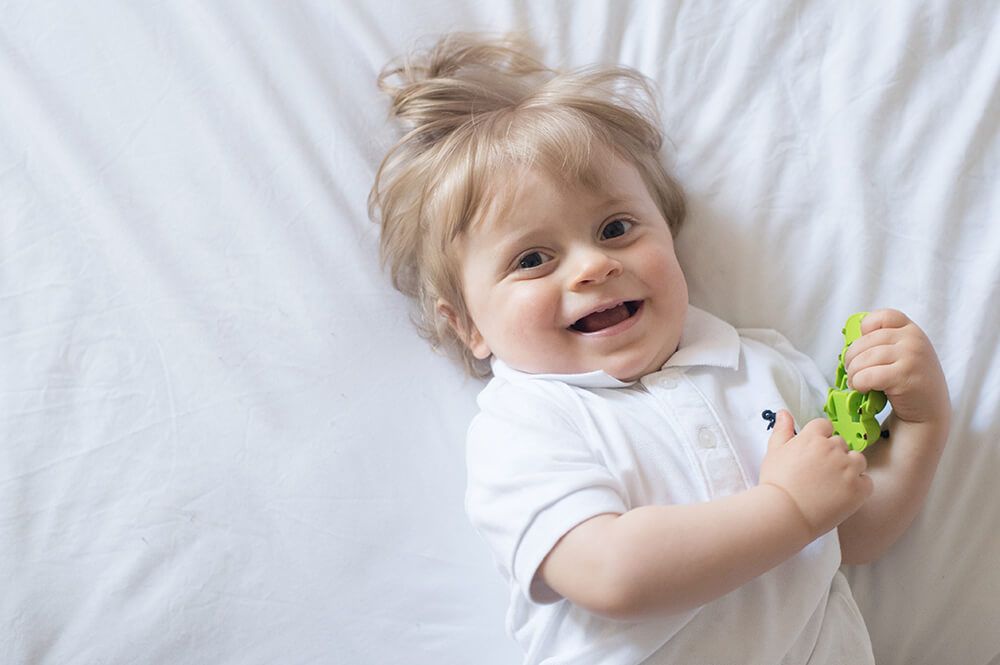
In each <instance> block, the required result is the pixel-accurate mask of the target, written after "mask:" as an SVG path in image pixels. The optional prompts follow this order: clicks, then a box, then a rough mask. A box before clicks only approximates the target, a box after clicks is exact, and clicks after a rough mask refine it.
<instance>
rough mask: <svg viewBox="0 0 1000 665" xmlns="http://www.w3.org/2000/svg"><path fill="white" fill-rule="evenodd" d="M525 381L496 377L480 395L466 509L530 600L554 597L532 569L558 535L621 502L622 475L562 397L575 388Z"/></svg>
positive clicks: (619, 508) (621, 506)
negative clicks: (607, 462)
mask: <svg viewBox="0 0 1000 665" xmlns="http://www.w3.org/2000/svg"><path fill="white" fill-rule="evenodd" d="M527 383H528V384H529V385H527V386H524V385H514V384H511V383H507V382H504V381H499V380H494V382H492V383H491V384H490V385H489V386H487V388H486V389H485V390H484V391H483V393H482V394H481V395H480V398H479V404H480V408H481V411H480V413H479V414H478V415H477V416H476V417H475V418H474V420H473V422H472V424H471V425H470V427H469V433H468V441H467V468H468V488H467V492H466V510H467V512H468V515H469V519H470V520H471V521H472V524H473V526H475V528H476V529H477V531H478V532H479V533H480V535H481V536H482V537H483V538H484V539H485V540H486V542H487V544H488V545H489V546H490V548H491V549H492V551H493V554H494V558H495V559H496V561H497V564H498V565H499V567H500V568H501V570H502V572H503V573H504V574H505V575H506V576H507V577H508V578H509V579H511V580H512V581H513V582H514V583H515V584H516V585H517V586H518V587H519V588H520V589H521V590H522V591H523V592H524V593H525V594H526V595H527V597H528V598H529V600H532V601H534V602H538V603H547V602H554V601H556V600H559V596H558V594H556V592H555V591H553V590H552V589H551V588H549V587H548V586H547V585H545V584H544V583H543V582H541V580H536V573H537V571H538V567H539V566H540V565H541V563H542V561H543V560H544V559H545V557H546V556H547V555H548V553H549V552H550V551H551V549H552V548H553V547H554V546H555V544H556V543H557V542H558V541H559V539H560V538H562V536H564V535H565V534H566V533H567V532H569V531H570V530H572V529H573V527H575V526H577V525H578V524H580V523H581V522H584V521H586V520H587V519H589V518H591V517H594V516H597V515H600V514H605V513H623V512H625V510H626V506H625V501H624V499H623V498H622V497H623V496H624V492H623V490H622V487H621V485H620V483H619V481H618V480H617V479H615V477H614V476H613V475H612V474H611V473H610V471H609V470H608V469H607V468H606V467H605V466H604V465H603V464H601V462H600V460H599V459H598V455H597V454H596V453H595V452H594V451H593V450H592V448H591V447H590V446H589V445H588V443H587V437H586V434H585V428H584V427H581V414H576V413H574V406H575V405H574V402H573V400H572V399H571V398H567V396H570V395H571V393H570V392H569V391H572V390H573V389H572V388H570V387H568V386H564V385H558V386H555V385H551V384H545V383H542V382H537V381H536V382H527ZM532 383H533V384H535V385H531V384H532ZM563 389H565V391H566V394H563V395H560V392H562V390H563ZM561 397H563V398H565V399H561Z"/></svg>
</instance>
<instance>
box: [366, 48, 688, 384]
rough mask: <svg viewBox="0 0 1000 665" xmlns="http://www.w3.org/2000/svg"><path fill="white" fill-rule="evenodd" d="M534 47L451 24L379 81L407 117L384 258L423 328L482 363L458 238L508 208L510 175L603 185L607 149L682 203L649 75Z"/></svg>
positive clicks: (667, 203) (374, 199)
mask: <svg viewBox="0 0 1000 665" xmlns="http://www.w3.org/2000/svg"><path fill="white" fill-rule="evenodd" d="M535 53H536V49H535V47H534V46H532V45H531V43H530V42H528V41H527V40H526V39H524V38H522V37H519V36H516V35H507V36H505V37H486V36H483V35H478V34H472V33H452V34H447V35H445V36H443V37H442V38H440V39H439V40H438V41H437V42H436V43H434V44H433V45H432V46H430V47H429V48H427V49H425V50H422V51H417V52H414V53H413V54H411V55H409V56H404V57H402V58H398V59H396V60H394V61H392V62H390V63H389V64H387V65H386V67H385V68H384V69H383V70H382V72H381V74H380V75H379V77H378V81H377V83H378V87H379V89H380V90H382V91H383V92H385V93H386V94H387V95H388V96H389V100H390V104H389V114H390V117H392V118H395V119H396V120H397V121H398V122H399V123H400V124H401V125H402V126H403V129H404V134H403V136H402V137H401V138H400V139H399V140H398V141H397V142H396V144H395V145H394V146H393V148H392V149H391V150H390V151H389V153H388V154H387V155H386V156H385V158H384V159H383V161H382V163H381V165H380V166H379V168H378V172H377V173H376V176H375V182H374V185H373V186H372V190H371V193H370V194H369V199H368V205H369V215H370V216H371V218H372V220H373V221H375V222H377V223H379V224H380V225H381V227H382V228H381V256H382V262H383V265H385V266H387V267H388V268H389V270H390V273H391V276H392V281H393V285H394V286H395V287H396V288H397V289H399V290H400V291H401V292H403V293H404V294H406V295H408V296H410V297H411V298H413V299H414V300H415V301H416V302H417V304H418V307H419V310H418V312H417V314H416V316H415V317H414V318H415V320H414V322H415V323H416V325H417V327H418V329H419V330H420V332H421V334H423V335H424V336H425V337H426V338H428V339H429V340H430V342H431V343H432V345H433V346H434V347H435V348H436V349H439V350H443V351H445V352H447V353H449V354H451V355H454V356H456V357H457V358H458V359H459V360H460V361H461V362H462V363H463V364H464V366H465V368H466V370H467V371H468V372H469V373H470V374H472V375H479V376H484V375H488V374H489V366H488V363H485V362H483V361H479V360H477V359H475V358H474V357H473V356H472V354H471V352H470V351H469V349H468V348H466V345H465V344H464V343H463V341H462V339H463V337H465V334H464V333H467V332H468V331H469V330H471V327H472V325H473V323H472V321H471V319H470V317H469V315H468V311H467V309H466V307H465V299H464V296H463V293H462V283H461V277H460V272H459V265H458V257H457V254H456V248H455V245H456V243H455V241H456V239H457V238H458V237H459V236H460V235H461V234H462V233H463V232H464V231H466V230H467V229H468V228H470V227H471V226H472V225H473V224H475V223H476V221H477V220H478V219H480V218H481V217H482V216H483V215H484V213H485V211H486V210H487V209H492V210H494V213H491V214H495V211H496V210H498V209H499V210H505V206H507V205H509V204H510V203H511V202H512V201H511V200H510V198H509V197H510V196H511V195H512V192H513V190H514V189H515V188H513V187H510V186H509V185H511V184H512V182H513V180H512V178H514V179H516V177H517V175H518V174H519V173H523V172H524V171H525V170H526V169H530V168H536V167H537V168H542V169H544V170H547V171H548V172H549V173H553V174H558V175H559V176H560V177H562V178H564V179H565V180H567V182H569V183H571V184H572V183H575V184H577V185H581V184H582V185H587V186H593V185H597V184H599V182H598V181H599V178H600V175H599V169H597V168H595V166H596V165H595V161H596V160H595V159H594V157H596V156H597V155H599V154H602V152H601V151H606V150H610V151H612V152H613V153H615V154H617V155H619V156H620V157H622V158H624V159H626V160H627V161H629V162H630V163H631V164H632V165H634V166H635V167H636V168H637V169H638V171H639V173H640V175H641V176H642V178H643V180H644V182H645V184H646V187H647V188H648V189H649V191H650V194H651V195H652V196H653V199H654V201H656V203H657V205H658V206H659V208H660V211H661V212H662V213H663V217H664V219H665V220H667V223H668V224H669V225H670V228H671V230H672V231H673V232H675V233H676V231H677V229H678V228H679V226H680V224H681V221H682V220H683V218H684V213H685V204H684V196H683V193H682V192H681V189H680V187H679V185H678V184H677V183H676V182H675V181H674V179H673V178H672V177H671V176H670V175H669V173H667V171H666V169H665V168H664V167H663V165H662V162H661V156H660V149H661V147H662V144H663V134H662V131H661V129H660V116H659V110H658V107H657V104H656V93H655V90H654V88H653V85H652V84H651V83H650V81H649V80H648V79H647V78H646V77H645V76H643V75H642V74H640V73H639V72H638V71H636V70H634V69H631V68H629V67H623V66H613V65H605V66H592V67H586V68H582V69H578V70H574V71H570V72H559V71H556V70H554V69H551V68H549V67H547V66H546V65H544V64H543V63H542V62H541V61H540V60H538V59H537V57H536V56H535ZM442 303H445V304H447V307H446V308H442V306H441V305H442ZM445 313H446V314H445Z"/></svg>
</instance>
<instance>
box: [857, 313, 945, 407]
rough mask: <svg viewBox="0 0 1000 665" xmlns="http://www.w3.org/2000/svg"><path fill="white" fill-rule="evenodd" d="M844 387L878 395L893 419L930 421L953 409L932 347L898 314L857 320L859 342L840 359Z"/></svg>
mask: <svg viewBox="0 0 1000 665" xmlns="http://www.w3.org/2000/svg"><path fill="white" fill-rule="evenodd" d="M844 367H845V369H846V370H847V385H848V387H849V388H851V389H853V390H857V391H859V392H863V393H864V392H868V391H870V390H881V391H883V392H885V394H886V397H888V398H889V403H890V404H892V410H893V412H894V413H895V415H896V417H897V418H899V419H901V420H905V421H908V422H914V423H920V422H929V421H933V420H935V419H939V418H942V417H945V418H946V417H947V413H948V412H949V410H950V408H951V405H950V402H949V398H948V386H947V384H946V383H945V379H944V372H943V371H942V370H941V364H940V362H938V357H937V354H936V353H935V352H934V347H933V346H931V343H930V340H929V339H927V336H926V335H925V334H924V331H922V330H921V329H920V328H919V327H918V326H917V324H915V323H913V321H911V320H910V319H909V318H907V317H906V315H905V314H903V313H902V312H898V311H896V310H892V309H880V310H878V311H875V312H872V313H871V314H869V315H868V316H866V317H865V318H864V319H862V320H861V337H859V338H858V339H856V340H855V341H854V343H853V344H851V346H850V347H849V348H848V350H847V353H846V354H845V355H844Z"/></svg>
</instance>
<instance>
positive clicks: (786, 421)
mask: <svg viewBox="0 0 1000 665" xmlns="http://www.w3.org/2000/svg"><path fill="white" fill-rule="evenodd" d="M793 436H795V421H794V420H793V419H792V414H790V413H789V412H788V411H785V410H784V409H783V410H781V411H778V415H777V417H776V418H775V421H774V429H773V430H772V431H771V438H770V439H768V440H767V447H768V448H769V449H770V448H776V447H778V446H783V445H785V444H786V443H788V441H789V440H790V439H791V438H792V437H793Z"/></svg>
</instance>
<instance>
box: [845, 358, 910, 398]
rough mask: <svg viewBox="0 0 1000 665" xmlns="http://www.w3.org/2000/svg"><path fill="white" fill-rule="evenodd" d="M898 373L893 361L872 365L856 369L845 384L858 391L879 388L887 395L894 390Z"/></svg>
mask: <svg viewBox="0 0 1000 665" xmlns="http://www.w3.org/2000/svg"><path fill="white" fill-rule="evenodd" d="M899 375H900V372H899V371H898V369H897V367H896V364H895V363H889V364H888V365H873V366H870V367H864V368H862V369H860V370H858V371H856V372H855V373H854V375H853V376H850V377H849V378H848V380H847V385H848V387H849V388H850V389H851V390H857V391H858V392H859V393H867V392H871V391H872V390H881V391H882V392H884V393H886V394H887V395H888V394H891V393H895V392H896V388H897V386H898V382H899Z"/></svg>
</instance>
